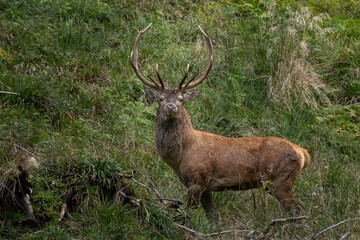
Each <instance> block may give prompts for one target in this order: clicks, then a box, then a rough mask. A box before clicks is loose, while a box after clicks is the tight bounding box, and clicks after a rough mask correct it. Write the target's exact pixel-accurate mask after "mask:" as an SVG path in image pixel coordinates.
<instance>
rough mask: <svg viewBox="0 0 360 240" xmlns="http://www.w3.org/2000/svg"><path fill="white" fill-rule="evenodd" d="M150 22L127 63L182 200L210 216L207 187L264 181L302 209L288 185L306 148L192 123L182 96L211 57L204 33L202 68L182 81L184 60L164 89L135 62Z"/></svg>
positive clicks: (188, 96)
mask: <svg viewBox="0 0 360 240" xmlns="http://www.w3.org/2000/svg"><path fill="white" fill-rule="evenodd" d="M150 26H151V24H150V25H149V26H148V27H147V28H145V29H144V30H142V31H140V33H139V36H138V38H137V39H136V41H135V44H134V51H133V52H132V53H131V65H132V67H133V69H134V71H135V73H136V75H137V77H138V78H139V79H140V80H141V81H142V82H143V83H144V84H145V85H147V86H148V87H150V88H145V93H146V96H147V98H148V99H149V100H150V101H155V102H158V104H159V107H158V110H157V117H156V123H155V145H156V149H157V153H158V154H159V155H160V157H161V158H162V159H163V160H164V161H165V162H166V163H167V164H168V165H169V166H170V167H171V168H172V169H173V170H174V171H175V172H176V174H177V175H178V177H179V179H180V180H181V182H182V183H183V184H184V185H185V186H186V187H187V189H188V204H189V205H190V206H195V207H197V206H198V205H199V204H200V203H201V204H202V206H203V207H204V209H205V212H206V214H207V215H208V216H209V217H210V218H214V217H215V215H216V214H215V206H214V203H213V200H212V194H211V192H212V191H223V190H246V189H250V188H257V187H261V186H263V187H265V188H266V189H267V190H269V193H270V194H272V195H273V196H275V197H276V198H277V199H278V200H279V202H280V203H281V204H282V205H283V206H284V207H285V209H287V210H289V211H290V212H291V213H294V214H297V213H299V212H300V211H302V210H303V205H302V204H301V203H300V202H298V201H297V200H296V199H295V198H294V195H293V187H294V183H295V180H296V178H297V177H298V175H299V174H300V172H301V171H302V170H303V169H304V168H305V167H306V166H307V165H308V164H309V163H310V156H309V154H308V152H307V151H306V150H305V149H303V148H301V147H299V146H297V145H295V144H293V143H291V142H289V141H287V140H284V139H281V138H276V137H254V138H227V137H223V136H219V135H216V134H212V133H209V132H205V131H199V130H195V129H194V128H193V127H192V123H191V119H190V116H189V114H188V113H187V111H186V110H185V108H184V104H185V103H186V102H190V101H194V100H195V99H196V98H197V97H198V95H199V94H200V90H190V91H187V90H189V89H191V88H194V87H195V86H197V85H199V84H200V83H201V82H202V81H203V80H204V79H205V78H206V77H207V75H208V73H209V72H210V70H211V67H212V63H213V48H212V44H211V41H210V38H209V37H208V36H207V35H206V33H205V32H204V31H203V30H202V29H201V28H200V26H199V28H200V30H201V32H202V34H203V35H204V37H205V40H206V43H207V45H208V48H209V53H210V56H209V63H208V66H207V68H206V70H205V71H204V73H203V74H202V75H201V76H200V77H199V78H198V79H197V80H195V81H194V79H195V75H194V76H193V77H192V78H191V79H190V80H189V81H187V82H185V80H186V78H187V76H188V72H189V64H188V65H187V68H186V72H185V74H184V77H183V78H182V79H181V81H180V84H179V86H178V88H177V89H167V88H166V86H165V84H164V83H163V81H162V79H161V77H160V74H159V71H158V66H157V65H156V67H155V71H156V75H157V77H158V80H159V82H156V81H155V80H154V79H153V78H152V77H151V76H150V75H148V78H149V79H150V81H148V80H147V79H146V78H145V77H144V76H143V75H142V74H141V72H140V71H139V68H138V46H139V42H140V40H141V38H142V36H143V34H144V33H145V32H146V31H147V30H148V29H149V27H150Z"/></svg>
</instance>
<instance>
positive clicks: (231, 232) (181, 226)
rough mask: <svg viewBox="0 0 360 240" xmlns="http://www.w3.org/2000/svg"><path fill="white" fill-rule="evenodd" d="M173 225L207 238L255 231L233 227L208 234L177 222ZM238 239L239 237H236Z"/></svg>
mask: <svg viewBox="0 0 360 240" xmlns="http://www.w3.org/2000/svg"><path fill="white" fill-rule="evenodd" d="M174 225H175V226H177V227H179V228H182V229H184V230H186V231H188V232H190V233H192V234H194V235H195V236H196V237H198V238H209V237H214V236H220V235H226V234H239V233H252V232H255V231H254V230H246V229H244V230H242V229H233V230H225V231H221V232H213V233H209V234H203V233H200V232H198V231H195V230H194V229H191V228H188V227H186V226H184V225H181V224H178V223H174ZM237 239H239V238H237Z"/></svg>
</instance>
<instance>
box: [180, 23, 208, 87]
mask: <svg viewBox="0 0 360 240" xmlns="http://www.w3.org/2000/svg"><path fill="white" fill-rule="evenodd" d="M199 28H200V31H201V33H202V34H203V35H204V37H205V40H206V43H207V45H208V47H209V52H210V56H209V64H208V66H207V68H206V70H205V72H204V73H203V75H201V77H200V78H198V79H197V80H196V81H195V82H192V81H193V80H194V79H195V76H194V77H193V78H192V79H191V80H190V81H188V82H187V83H186V84H185V85H183V83H184V81H185V79H186V77H187V75H188V72H189V64H188V66H187V68H186V72H185V75H184V77H183V79H182V80H181V82H180V84H179V90H180V91H185V90H186V89H190V88H193V87H195V86H197V85H199V84H200V83H201V82H202V81H204V79H205V78H206V77H207V75H208V74H209V72H210V70H211V66H212V63H213V61H214V53H213V47H212V44H211V41H210V38H209V37H208V36H207V35H206V33H205V32H204V30H202V28H201V27H200V26H199ZM191 82H192V83H191Z"/></svg>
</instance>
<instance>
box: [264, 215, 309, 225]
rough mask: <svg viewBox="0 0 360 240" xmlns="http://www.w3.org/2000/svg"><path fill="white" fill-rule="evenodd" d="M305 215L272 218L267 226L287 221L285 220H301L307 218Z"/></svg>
mask: <svg viewBox="0 0 360 240" xmlns="http://www.w3.org/2000/svg"><path fill="white" fill-rule="evenodd" d="M308 218H309V217H307V216H298V217H289V218H280V219H273V220H271V222H270V223H269V226H272V225H275V224H277V223H282V222H287V221H295V220H301V219H308Z"/></svg>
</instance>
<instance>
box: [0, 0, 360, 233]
mask: <svg viewBox="0 0 360 240" xmlns="http://www.w3.org/2000/svg"><path fill="white" fill-rule="evenodd" d="M197 2H199V3H197ZM359 9H360V4H359V3H358V1H345V2H342V3H341V4H340V3H339V1H335V0H332V1H317V0H313V1H306V3H305V1H273V0H271V1H236V0H233V1H227V0H224V1H190V0H186V1H185V0H184V1H180V0H169V1H166V0H165V1H160V0H152V1H146V0H141V1H117V0H109V1H103V2H102V1H90V0H60V1H55V0H42V1H39V0H18V1H0V174H1V177H0V213H1V214H0V238H2V239H149V238H150V239H177V238H179V239H182V238H190V239H191V238H196V237H200V236H199V235H197V234H199V233H203V234H209V233H212V232H221V231H225V230H229V229H230V230H231V229H245V230H255V231H254V232H252V234H253V235H249V234H248V232H246V231H245V232H244V233H241V232H240V233H236V232H232V233H229V232H226V233H224V234H226V235H225V236H224V237H225V238H230V237H232V236H233V237H235V236H237V237H239V236H243V237H245V236H248V237H249V238H263V239H269V238H273V239H295V238H305V237H307V238H310V237H311V236H313V235H315V234H317V233H319V232H320V231H321V230H323V229H325V228H327V227H329V226H332V225H334V224H336V223H338V222H341V221H343V220H346V219H349V218H350V219H354V220H350V221H348V222H344V223H343V224H341V225H339V226H337V227H336V228H334V229H331V230H329V231H326V232H324V233H322V234H321V236H322V237H324V238H326V239H339V238H340V237H342V236H344V234H348V235H347V236H348V237H349V238H350V239H356V238H358V237H359V235H360V228H359V225H360V224H359V221H360V220H359V219H358V220H355V218H357V217H359V216H360V200H359V199H360V185H359V182H360V164H359V163H360V148H359V146H360V105H359V96H360V44H359V43H360V10H359ZM149 23H153V24H152V28H151V30H150V31H149V32H147V33H146V35H145V36H144V39H143V41H142V42H141V44H140V51H139V62H140V68H141V71H142V72H143V74H144V75H145V76H146V75H147V74H151V75H154V70H153V66H154V65H155V64H159V71H160V73H161V74H162V76H163V77H164V79H165V82H166V84H167V86H170V87H176V86H177V85H178V82H179V81H180V79H181V77H182V75H183V73H184V71H185V68H186V65H187V64H188V63H190V64H191V67H190V71H191V72H192V73H194V72H198V73H200V72H202V71H203V70H204V68H205V67H206V64H207V58H208V53H207V48H206V44H205V42H204V41H203V37H202V35H201V33H200V32H199V30H198V28H197V25H200V26H201V27H202V28H203V29H204V30H205V31H206V33H207V34H208V36H209V37H210V38H211V40H212V42H213V46H214V64H213V68H212V70H211V73H210V75H209V77H208V78H207V79H206V80H205V81H204V83H202V84H201V85H199V86H198V87H197V88H198V89H201V90H202V94H201V95H200V97H199V98H198V99H197V100H196V101H195V102H194V103H190V104H188V105H187V106H186V108H187V110H188V112H189V113H190V115H191V117H192V121H193V125H194V127H195V128H196V129H201V130H206V131H210V132H214V133H217V134H221V135H224V136H228V137H254V136H277V137H281V138H284V139H287V140H289V141H291V142H294V143H296V144H298V145H299V146H302V147H303V148H306V149H308V151H309V154H310V156H311V163H310V165H309V166H308V167H307V169H306V170H305V171H304V172H303V173H302V174H301V175H300V177H299V179H298V180H297V182H296V185H295V190H294V192H295V196H296V198H298V199H299V200H301V201H302V202H303V203H304V205H305V209H306V210H305V212H304V215H305V216H307V217H308V218H307V219H303V220H295V221H294V222H292V221H285V222H284V223H280V224H273V225H269V223H270V222H271V220H273V219H279V218H285V217H289V215H288V213H286V212H284V211H283V209H282V208H281V207H280V206H279V205H278V204H277V203H276V200H275V199H274V198H273V197H271V196H270V195H269V194H266V193H265V191H263V190H261V189H260V190H253V191H247V192H222V193H215V194H214V201H215V203H216V205H217V210H218V213H219V215H220V216H221V217H220V222H219V224H218V225H217V226H213V224H211V223H209V221H208V220H207V219H206V216H205V213H204V211H203V209H202V208H199V209H187V208H186V207H185V204H180V205H179V201H181V202H184V203H185V202H186V189H185V188H184V187H183V186H182V185H181V183H180V181H179V180H178V179H177V177H176V176H175V174H174V173H173V171H172V170H171V169H170V168H169V167H168V166H167V165H166V164H165V163H164V162H163V161H162V160H161V159H160V158H159V157H158V156H157V154H156V152H155V147H154V143H153V142H154V137H153V128H154V120H155V114H156V106H155V105H156V104H153V105H149V104H148V102H147V100H146V99H145V94H144V91H143V87H144V86H143V83H141V81H139V80H138V79H137V77H136V75H135V73H134V72H133V70H132V68H131V65H130V63H129V56H130V53H131V51H132V48H133V44H134V41H135V39H136V37H137V35H138V33H139V31H140V30H141V29H143V28H144V27H146V26H147V25H148V24H149ZM31 157H32V158H31ZM29 159H35V160H36V161H37V163H38V164H39V165H40V166H39V167H38V168H36V167H37V166H35V165H36V164H35V163H33V165H32V166H33V168H34V169H33V170H32V171H31V172H30V175H29V176H26V179H27V181H29V182H28V183H27V184H28V185H27V186H30V188H32V193H31V194H30V200H31V206H32V208H33V210H34V216H35V218H36V220H37V223H34V222H31V221H22V220H24V217H25V213H24V211H22V210H21V208H19V204H18V203H16V200H18V199H16V197H15V198H12V197H14V196H15V195H14V193H15V190H14V189H19V188H20V186H22V185H21V184H24V181H22V180H19V179H20V177H19V173H20V172H21V169H19V168H18V165H19V164H20V165H22V166H24V162H29V161H30V160H29ZM31 161H32V160H31ZM34 164H35V165H34ZM31 186H32V187H31ZM9 199H11V200H10V201H9ZM166 199H173V200H166ZM20 205H21V204H20ZM169 205H172V206H175V207H176V208H172V207H169ZM179 224H180V225H183V226H186V227H188V228H191V229H194V230H195V231H196V232H197V233H194V232H193V233H191V231H189V230H186V229H185V228H181V227H179ZM236 234H238V235H236ZM213 237H214V238H217V237H219V235H214V236H213Z"/></svg>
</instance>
